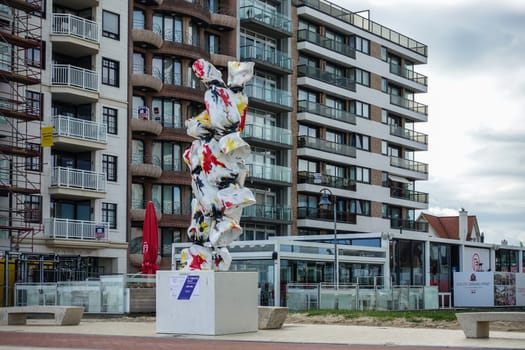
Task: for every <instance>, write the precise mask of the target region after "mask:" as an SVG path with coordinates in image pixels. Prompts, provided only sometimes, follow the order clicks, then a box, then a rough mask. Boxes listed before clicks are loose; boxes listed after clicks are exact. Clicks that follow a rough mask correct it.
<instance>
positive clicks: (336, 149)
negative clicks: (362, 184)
mask: <svg viewBox="0 0 525 350" xmlns="http://www.w3.org/2000/svg"><path fill="white" fill-rule="evenodd" d="M297 147H308V148H313V149H316V150H319V151H323V152H329V153H335V154H340V155H343V156H348V157H354V158H355V157H356V150H355V147H352V146H349V145H343V144H341V143H337V142H331V141H326V140H321V139H319V138H317V137H311V136H298V137H297Z"/></svg>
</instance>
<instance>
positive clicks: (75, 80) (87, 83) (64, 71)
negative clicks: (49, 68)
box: [51, 64, 99, 92]
mask: <svg viewBox="0 0 525 350" xmlns="http://www.w3.org/2000/svg"><path fill="white" fill-rule="evenodd" d="M51 83H52V84H53V85H66V86H74V87H78V88H81V89H86V90H92V91H97V92H98V90H99V83H98V73H97V72H95V71H92V70H89V69H85V68H80V67H75V66H72V65H70V64H54V65H53V78H52V81H51Z"/></svg>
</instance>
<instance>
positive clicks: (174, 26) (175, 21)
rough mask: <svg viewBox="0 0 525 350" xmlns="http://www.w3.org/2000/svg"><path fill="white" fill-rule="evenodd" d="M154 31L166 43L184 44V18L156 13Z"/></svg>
mask: <svg viewBox="0 0 525 350" xmlns="http://www.w3.org/2000/svg"><path fill="white" fill-rule="evenodd" d="M153 31H154V32H155V33H157V34H159V35H160V36H161V37H162V38H163V39H164V40H166V41H172V42H175V43H182V33H183V32H182V18H181V17H179V16H170V15H167V14H166V15H163V14H158V13H155V14H154V15H153Z"/></svg>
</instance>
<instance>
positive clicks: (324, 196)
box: [319, 192, 332, 205]
mask: <svg viewBox="0 0 525 350" xmlns="http://www.w3.org/2000/svg"><path fill="white" fill-rule="evenodd" d="M331 204H332V202H330V198H328V193H327V192H323V193H322V195H321V200H320V201H319V205H331Z"/></svg>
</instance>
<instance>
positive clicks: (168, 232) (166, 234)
mask: <svg viewBox="0 0 525 350" xmlns="http://www.w3.org/2000/svg"><path fill="white" fill-rule="evenodd" d="M160 237H161V238H160V240H161V247H160V255H161V256H162V257H170V256H171V245H172V244H173V243H178V242H180V241H181V239H180V237H181V232H180V230H179V229H174V228H171V227H163V228H161V231H160Z"/></svg>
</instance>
